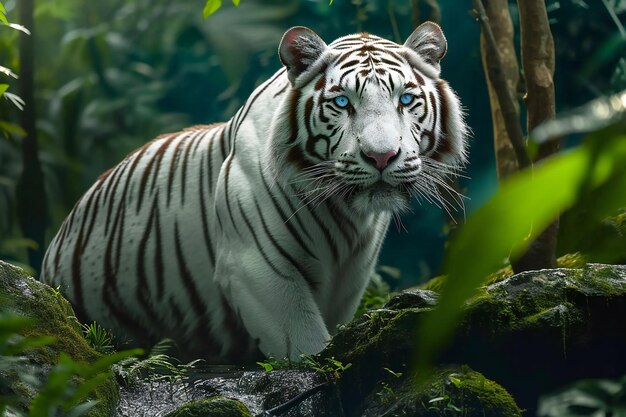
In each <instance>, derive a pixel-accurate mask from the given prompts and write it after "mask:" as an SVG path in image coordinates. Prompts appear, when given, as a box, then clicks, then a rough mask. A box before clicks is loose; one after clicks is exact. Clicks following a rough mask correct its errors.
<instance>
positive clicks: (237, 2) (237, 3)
mask: <svg viewBox="0 0 626 417" xmlns="http://www.w3.org/2000/svg"><path fill="white" fill-rule="evenodd" d="M240 1H241V0H233V4H234V5H235V7H239V2H240Z"/></svg>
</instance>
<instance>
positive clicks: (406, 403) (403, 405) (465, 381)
mask: <svg viewBox="0 0 626 417" xmlns="http://www.w3.org/2000/svg"><path fill="white" fill-rule="evenodd" d="M379 386H380V389H379V390H378V391H375V392H373V393H372V394H371V395H370V396H369V398H368V399H367V400H366V401H365V403H366V404H367V406H366V409H365V410H364V411H363V413H362V416H363V417H377V416H381V415H385V416H387V417H400V416H403V417H410V416H419V417H445V416H451V415H460V416H482V417H520V416H521V410H520V409H519V407H518V406H517V404H516V403H515V400H514V399H513V397H511V395H510V394H509V393H508V392H507V391H506V389H504V388H503V387H502V386H501V385H499V384H498V383H496V382H494V381H491V380H489V379H487V378H485V377H484V376H483V375H482V374H480V373H479V372H475V371H473V370H471V369H470V368H469V367H467V366H463V367H460V368H457V367H446V368H443V369H439V370H438V371H436V372H435V374H434V376H433V377H432V378H431V380H430V382H428V383H427V384H424V385H419V384H418V383H417V382H416V381H415V380H413V379H412V378H396V377H393V376H391V379H389V378H387V381H380V382H379Z"/></svg>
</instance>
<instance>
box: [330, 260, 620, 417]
mask: <svg viewBox="0 0 626 417" xmlns="http://www.w3.org/2000/svg"><path fill="white" fill-rule="evenodd" d="M435 298H436V294H435V293H433V292H432V291H427V290H413V291H408V292H404V293H401V294H399V295H398V296H396V297H394V298H392V299H391V300H390V302H389V303H388V304H387V305H386V306H385V307H384V308H382V309H379V310H374V311H370V312H369V313H367V314H366V315H364V316H363V317H361V318H359V319H357V320H355V321H354V322H353V323H350V324H349V325H347V326H346V327H345V328H344V329H343V330H342V331H340V332H339V334H337V335H336V336H335V337H334V338H333V340H332V341H331V343H330V345H329V346H328V348H327V349H326V350H325V351H324V352H323V353H322V355H323V356H326V357H335V358H336V359H338V360H340V361H342V362H344V363H352V364H353V365H352V367H351V368H350V369H349V370H348V371H346V372H345V373H344V375H343V377H342V379H341V381H340V384H341V387H342V388H341V389H340V391H341V393H342V402H343V404H344V405H346V404H361V403H362V401H363V400H362V399H363V398H367V397H368V396H370V395H371V393H372V392H375V391H376V390H378V384H379V381H381V380H384V379H385V378H386V377H387V371H385V368H387V369H391V370H393V371H394V372H403V373H405V372H407V371H408V368H409V367H408V365H409V364H410V363H411V361H412V358H413V357H414V355H418V354H419V352H415V351H414V345H415V344H414V337H415V333H416V332H415V329H416V328H417V326H418V323H419V320H420V319H421V318H422V317H423V315H424V312H426V311H430V310H431V309H432V308H433V307H432V305H433V301H432V300H433V299H435ZM465 309H466V314H465V318H464V319H463V321H462V323H461V324H460V326H459V327H458V330H457V332H456V334H455V336H454V338H453V340H452V341H451V343H450V344H449V345H448V347H447V348H446V349H445V350H444V351H442V352H440V356H439V361H440V363H442V364H446V363H457V364H467V365H468V366H470V367H471V368H473V369H475V370H477V371H479V372H481V373H482V374H484V375H485V376H486V377H488V378H490V379H493V380H495V381H497V382H498V383H500V384H502V385H503V386H504V387H506V389H507V390H508V391H509V392H510V393H511V394H512V395H513V397H514V398H515V399H516V400H517V401H518V404H519V405H520V406H521V407H522V408H525V409H527V410H529V412H528V414H529V415H533V412H534V410H535V408H536V406H537V399H538V398H539V396H540V395H541V394H545V393H547V392H550V391H553V390H554V389H556V388H558V387H560V386H562V385H564V384H567V383H569V382H572V381H575V380H578V379H582V378H616V377H620V376H622V375H623V374H626V356H625V355H624V354H623V352H625V351H626V320H624V317H626V267H624V266H613V265H601V264H589V265H587V266H585V267H584V268H580V269H555V270H542V271H531V272H525V273H522V274H518V275H515V276H512V277H510V278H506V279H503V280H501V281H499V282H496V283H494V284H491V285H489V286H486V287H483V288H481V289H480V290H479V291H478V294H477V295H476V296H475V297H473V298H472V299H471V300H470V301H468V302H467V304H466V306H465ZM359 413H360V408H359V406H356V407H351V408H350V409H348V410H346V415H347V416H356V415H359Z"/></svg>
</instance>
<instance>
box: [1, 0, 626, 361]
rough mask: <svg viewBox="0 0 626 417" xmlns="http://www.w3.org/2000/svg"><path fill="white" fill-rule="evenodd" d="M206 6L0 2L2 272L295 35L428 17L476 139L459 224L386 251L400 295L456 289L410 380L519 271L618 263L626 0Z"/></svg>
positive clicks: (402, 233) (225, 108)
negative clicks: (497, 274)
mask: <svg viewBox="0 0 626 417" xmlns="http://www.w3.org/2000/svg"><path fill="white" fill-rule="evenodd" d="M202 3H203V2H198V1H179V2H175V3H172V2H168V1H164V0H130V1H123V0H120V1H112V2H83V1H79V0H50V1H46V2H42V1H40V2H35V1H34V0H2V1H1V2H0V259H3V260H8V261H10V262H12V263H14V264H18V265H21V266H24V267H26V268H28V269H29V270H30V271H32V272H33V273H36V272H37V269H38V268H39V264H40V262H41V258H42V254H43V252H44V251H45V247H46V244H47V242H48V240H49V239H50V238H51V237H52V236H53V235H54V233H55V232H56V230H57V229H58V227H59V225H60V223H61V221H62V220H63V218H64V217H65V215H66V214H67V213H68V212H69V210H70V209H71V208H72V206H73V205H74V203H75V202H76V201H77V199H78V198H79V197H80V195H81V194H82V193H83V192H84V191H85V190H86V188H87V187H88V186H89V185H90V184H91V183H92V182H93V181H94V180H95V178H96V177H97V176H98V175H99V174H100V173H101V172H103V171H105V170H106V169H108V168H109V167H111V166H112V165H114V164H115V163H116V162H117V161H119V160H120V159H121V158H122V157H123V156H124V155H125V154H127V153H129V152H130V151H131V150H133V149H135V148H137V147H139V146H140V145H142V144H143V143H145V142H146V141H148V140H150V139H151V138H153V137H155V136H156V135H158V134H160V133H164V132H172V131H176V130H179V129H181V128H183V127H186V126H189V125H192V124H198V123H210V122H215V121H220V120H225V119H227V118H228V117H230V116H231V115H232V114H233V113H234V111H235V110H236V109H237V108H238V107H239V106H240V105H241V104H242V103H243V101H244V100H245V99H246V97H247V96H248V95H249V93H250V92H251V91H252V89H253V88H254V87H255V86H256V85H258V84H259V83H260V82H262V81H263V80H265V79H267V78H268V77H269V76H270V75H271V74H272V73H273V72H274V71H275V70H276V69H278V67H279V61H278V59H277V56H276V45H277V43H278V41H279V39H280V36H281V34H282V33H283V32H284V30H285V29H287V28H288V27H290V26H293V25H306V26H309V27H312V28H313V29H315V30H316V31H317V32H318V33H320V34H321V35H322V37H323V38H324V39H326V40H330V39H333V38H335V37H337V36H340V35H343V34H346V33H351V32H355V31H370V32H372V33H376V34H378V35H381V36H384V37H387V38H389V39H393V40H395V41H398V42H402V41H403V40H404V38H405V37H406V36H407V35H408V34H409V33H410V31H411V29H412V28H413V27H414V26H416V24H417V23H419V22H421V21H423V20H426V19H430V20H434V21H437V22H439V23H441V24H442V26H443V29H444V31H445V33H446V35H447V38H448V42H449V52H448V56H447V57H446V58H445V61H444V63H443V76H444V77H445V78H446V79H448V80H449V81H450V83H451V85H452V86H453V87H454V88H455V89H456V90H457V92H458V93H459V95H460V97H461V100H462V102H463V103H464V104H465V106H466V107H467V110H468V121H469V124H470V126H471V127H472V129H473V132H474V138H473V140H472V143H471V150H470V155H471V158H470V164H469V168H468V178H467V179H466V178H463V179H461V181H460V182H459V183H458V184H456V187H458V189H459V190H461V191H463V192H464V193H465V194H466V195H467V196H468V197H469V199H468V200H467V202H466V205H465V209H466V210H465V211H463V210H461V209H460V210H459V211H458V212H456V213H452V216H447V215H446V214H445V213H442V212H441V210H439V209H437V208H432V207H428V208H426V207H420V206H416V207H415V214H414V215H412V216H406V217H405V218H403V224H402V225H399V226H398V227H397V228H396V229H392V230H391V231H390V237H389V239H388V241H387V244H386V251H385V252H384V253H383V255H382V260H381V264H382V265H384V266H385V267H386V268H384V269H382V272H381V274H382V275H384V276H385V277H387V278H389V277H391V276H396V277H397V276H400V278H401V280H399V281H398V280H395V281H394V280H392V281H391V284H392V286H394V287H399V286H403V287H406V286H410V285H415V284H417V283H418V282H419V281H424V280H426V279H428V278H430V277H432V276H435V275H438V274H439V273H442V272H443V273H446V274H447V275H448V279H447V281H446V282H445V284H444V288H443V291H442V298H441V302H440V306H439V308H438V309H437V310H436V311H435V312H434V313H433V314H432V316H431V317H430V319H431V320H429V321H427V322H425V323H424V325H423V326H422V328H420V329H418V333H419V334H428V335H429V337H427V338H425V337H421V338H419V340H420V343H421V344H422V346H421V349H422V352H426V353H428V354H425V355H423V356H422V359H421V360H420V362H419V363H418V366H421V367H422V368H423V369H425V368H427V367H428V364H429V362H430V361H431V360H432V359H433V357H434V356H435V355H436V352H437V350H438V348H439V347H440V346H441V345H442V344H443V343H445V341H446V338H447V337H448V336H449V334H450V332H451V331H452V329H453V327H454V323H455V321H456V320H457V319H458V316H459V314H460V313H459V310H458V306H459V305H460V304H462V302H463V301H464V300H465V299H467V298H468V297H470V296H471V295H472V293H473V291H474V289H475V288H476V286H478V285H480V283H481V282H482V280H483V279H484V278H485V276H487V275H488V274H489V273H491V272H493V271H495V270H497V269H499V268H501V267H502V266H505V265H507V264H508V263H509V262H510V263H511V264H512V267H513V269H514V270H515V271H516V272H519V271H523V270H528V269H536V268H546V267H554V266H555V265H556V259H557V258H558V257H559V256H561V255H564V254H566V253H573V252H579V253H581V254H582V256H584V257H585V259H587V260H588V261H598V262H610V263H626V246H625V243H624V239H623V234H624V233H626V231H625V229H624V218H625V217H626V211H625V209H624V208H625V207H626V193H625V192H624V191H623V190H626V127H625V126H626V58H625V56H626V30H625V29H624V21H625V20H626V1H624V0H598V1H595V0H593V1H592V0H560V1H557V0H548V1H525V0H524V1H517V2H516V1H507V0H490V1H482V0H473V1H469V0H468V1H466V2H464V3H462V4H461V3H460V2H458V0H440V1H437V0H411V1H400V0H341V1H340V0H337V1H334V2H328V1H326V0H319V1H317V0H316V1H314V0H308V1H300V0H267V1H262V0H243V1H241V2H239V1H238V0H233V1H232V3H233V4H231V3H230V2H224V4H222V2H220V1H216V0H209V1H207V2H206V4H202ZM330 3H332V4H330ZM203 6H204V10H203ZM202 11H204V13H202ZM203 15H204V18H203ZM544 122H545V123H544ZM470 178H471V179H470ZM559 219H560V220H559ZM407 232H408V233H407ZM590 240H593V244H589V242H590ZM444 248H445V250H444ZM477 248H479V250H478V249H477ZM444 252H445V255H444Z"/></svg>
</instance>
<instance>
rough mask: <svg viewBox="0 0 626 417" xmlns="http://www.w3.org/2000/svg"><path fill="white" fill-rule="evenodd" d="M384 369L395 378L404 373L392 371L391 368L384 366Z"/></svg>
mask: <svg viewBox="0 0 626 417" xmlns="http://www.w3.org/2000/svg"><path fill="white" fill-rule="evenodd" d="M383 369H384V370H385V371H387V372H389V373H390V374H391V375H392V376H393V377H394V378H400V377H401V376H402V375H404V373H402V372H395V371H392V370H391V369H389V368H383Z"/></svg>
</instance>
